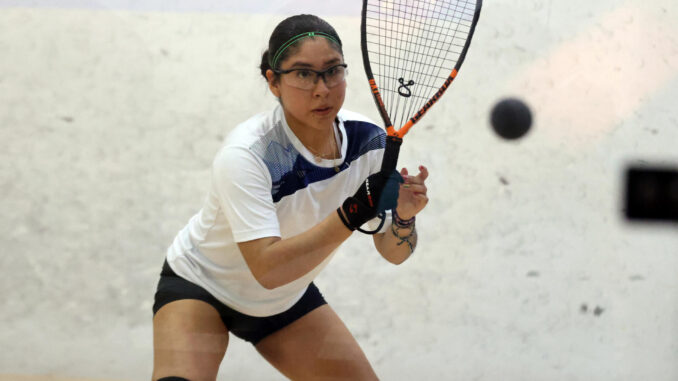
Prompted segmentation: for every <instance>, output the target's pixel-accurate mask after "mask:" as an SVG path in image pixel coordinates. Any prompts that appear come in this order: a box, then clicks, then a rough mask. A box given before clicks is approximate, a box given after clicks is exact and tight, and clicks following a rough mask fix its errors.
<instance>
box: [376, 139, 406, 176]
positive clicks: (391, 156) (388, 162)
mask: <svg viewBox="0 0 678 381" xmlns="http://www.w3.org/2000/svg"><path fill="white" fill-rule="evenodd" d="M401 144H403V139H402V138H399V137H397V136H386V147H385V148H384V158H383V159H382V161H381V171H382V172H384V171H386V172H391V171H393V170H394V169H396V165H398V154H399V153H400V145H401Z"/></svg>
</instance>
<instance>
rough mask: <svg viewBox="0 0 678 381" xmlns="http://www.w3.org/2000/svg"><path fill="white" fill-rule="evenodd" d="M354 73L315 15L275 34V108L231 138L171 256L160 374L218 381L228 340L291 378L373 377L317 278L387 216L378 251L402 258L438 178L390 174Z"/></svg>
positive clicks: (271, 52)
mask: <svg viewBox="0 0 678 381" xmlns="http://www.w3.org/2000/svg"><path fill="white" fill-rule="evenodd" d="M346 67H347V66H346V63H345V62H344V56H343V53H342V45H341V40H340V39H339V36H338V35H337V33H336V32H335V30H334V29H333V28H332V27H331V26H330V25H329V24H327V23H326V22H325V21H323V20H321V19H319V18H317V17H315V16H310V15H299V16H294V17H290V18H288V19H286V20H284V21H283V22H281V23H280V24H279V25H278V26H277V27H276V29H275V30H274V31H273V34H272V35H271V38H270V41H269V46H268V50H267V51H266V52H265V53H264V55H263V57H262V62H261V67H260V68H261V74H262V75H263V77H264V78H265V79H266V81H267V82H268V86H269V89H270V91H271V93H273V95H274V96H275V97H277V98H278V100H279V105H278V106H277V107H276V108H275V109H274V110H272V111H270V112H266V113H262V114H259V115H256V116H254V117H252V118H251V119H249V120H247V121H246V122H244V123H242V124H240V125H239V126H237V127H236V128H235V129H234V130H233V131H232V132H231V133H230V134H229V136H228V138H227V139H226V141H225V143H224V145H223V147H222V148H221V150H220V151H219V153H218V154H217V156H216V158H215V160H214V162H213V167H212V185H211V189H210V191H209V196H208V198H207V201H206V202H205V204H204V205H203V207H202V209H201V210H200V212H199V213H198V214H196V215H195V216H194V217H193V218H192V219H191V220H190V221H189V223H188V224H187V225H186V227H185V228H184V229H183V230H181V231H180V232H179V233H178V235H177V237H176V238H175V240H174V242H173V243H172V245H171V246H170V248H169V249H168V252H167V259H166V261H165V264H164V266H163V270H162V273H161V277H160V282H159V284H158V289H157V292H156V295H155V304H154V306H153V311H154V318H153V335H154V370H153V379H154V380H164V381H168V380H186V379H187V380H193V381H198V380H215V379H216V375H217V370H218V368H219V364H220V363H221V361H222V359H223V357H224V355H225V353H226V347H227V345H228V340H229V333H232V334H234V335H235V336H237V337H239V338H241V339H244V340H247V341H249V342H251V343H252V344H253V345H254V346H255V347H256V349H257V351H258V352H259V353H260V354H261V355H262V356H263V357H264V358H265V359H266V360H267V361H269V362H270V363H271V364H272V365H273V366H274V367H276V368H277V369H278V370H279V371H280V372H281V373H282V374H284V375H285V376H286V377H288V378H290V379H294V380H305V379H309V380H317V379H324V378H328V379H346V380H373V379H376V378H377V377H376V375H375V373H374V370H373V369H372V367H371V366H370V364H369V362H368V360H367V358H366V357H365V354H364V353H363V351H362V350H361V349H360V347H359V345H358V343H357V342H356V340H355V339H354V337H353V336H352V335H351V333H350V332H349V330H348V329H347V328H346V326H345V325H344V324H343V323H342V321H341V320H340V319H339V317H338V316H337V315H336V314H335V312H334V311H333V310H332V308H331V307H330V306H329V305H328V304H327V303H326V302H325V300H324V299H323V296H322V295H321V293H320V291H319V290H318V289H317V287H316V286H315V285H314V284H313V279H314V278H315V276H316V275H317V274H318V273H319V272H320V271H321V270H322V269H323V268H324V267H325V266H326V265H327V263H328V262H329V261H330V259H331V257H332V255H333V253H334V251H335V249H336V248H337V247H338V246H339V245H340V244H341V243H342V242H344V241H345V240H346V239H347V238H348V237H349V236H351V234H352V232H353V230H355V229H357V228H359V227H360V226H363V224H364V226H363V228H364V229H367V228H368V227H370V228H371V229H374V228H375V227H376V226H378V224H377V222H379V220H378V219H375V217H376V216H377V214H378V213H380V212H382V211H384V210H388V211H387V213H386V214H387V218H386V223H385V224H384V225H383V228H382V229H381V230H380V232H379V233H377V234H375V235H374V245H375V247H376V249H377V251H378V252H379V253H380V254H381V255H382V256H383V257H384V258H386V259H387V260H388V261H389V262H392V263H394V264H400V263H402V262H403V261H405V260H406V259H407V258H408V257H409V256H410V254H411V253H412V251H413V250H414V248H415V246H416V244H417V235H416V230H415V225H414V219H415V218H414V217H415V215H416V214H417V213H419V212H420V211H421V210H422V209H423V208H424V207H425V205H426V203H427V202H428V198H427V196H426V186H425V180H426V178H427V176H428V172H427V170H426V168H424V167H423V166H422V167H419V173H418V174H417V175H416V176H410V175H409V174H408V171H407V169H405V168H403V169H402V170H401V171H400V173H398V172H395V171H394V172H393V173H382V172H380V165H381V158H382V155H383V147H384V141H385V139H384V132H383V130H382V129H381V128H379V127H378V126H376V125H374V124H372V123H369V122H368V121H366V119H365V118H364V117H361V116H360V115H357V114H355V113H351V112H348V111H345V110H342V109H341V107H342V104H343V102H344V95H345V91H346V81H345V76H346Z"/></svg>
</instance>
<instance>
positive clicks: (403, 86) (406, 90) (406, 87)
mask: <svg viewBox="0 0 678 381" xmlns="http://www.w3.org/2000/svg"><path fill="white" fill-rule="evenodd" d="M398 82H400V87H398V94H400V96H401V97H405V98H409V97H411V96H412V90H410V86H414V81H413V80H411V79H410V80H409V81H407V83H405V78H402V77H401V78H398Z"/></svg>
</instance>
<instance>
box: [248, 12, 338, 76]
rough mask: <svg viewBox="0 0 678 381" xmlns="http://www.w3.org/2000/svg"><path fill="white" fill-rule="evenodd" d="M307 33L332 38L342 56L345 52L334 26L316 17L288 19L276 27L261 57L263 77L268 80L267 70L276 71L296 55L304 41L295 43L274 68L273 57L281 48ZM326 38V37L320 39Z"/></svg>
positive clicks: (260, 68) (332, 42)
mask: <svg viewBox="0 0 678 381" xmlns="http://www.w3.org/2000/svg"><path fill="white" fill-rule="evenodd" d="M307 32H321V33H324V34H327V35H328V36H331V37H332V38H333V39H334V40H336V42H335V41H332V40H331V39H329V38H327V41H329V42H330V43H331V44H332V45H333V46H334V47H335V48H336V49H337V51H338V52H339V53H341V54H342V55H343V54H344V52H343V51H342V49H341V39H340V38H339V35H338V34H337V31H336V30H334V28H333V27H332V25H330V24H328V23H327V22H326V21H325V20H323V19H321V18H320V17H318V16H314V15H296V16H292V17H288V18H286V19H285V20H283V21H281V22H280V24H278V26H276V27H275V29H274V30H273V33H271V38H270V39H269V40H268V49H267V50H266V51H265V52H264V54H263V56H262V57H261V64H260V65H259V70H261V75H262V76H263V77H264V78H266V71H267V70H269V69H270V70H275V69H277V68H279V67H280V63H281V62H283V61H284V60H285V59H286V58H287V57H289V56H290V55H292V54H294V52H295V51H296V48H298V46H299V44H300V42H302V41H304V39H301V40H298V41H297V42H295V43H293V44H292V45H290V46H289V47H287V49H285V51H283V52H282V54H281V55H280V56H279V57H278V59H277V62H276V65H275V66H277V67H275V68H274V67H272V66H271V65H272V64H273V62H272V61H273V56H274V55H275V54H276V53H277V52H278V49H280V47H281V46H283V45H284V44H286V43H287V42H288V41H290V39H292V38H293V37H295V36H298V35H300V34H302V33H307ZM309 38H318V37H309ZM320 38H325V37H320Z"/></svg>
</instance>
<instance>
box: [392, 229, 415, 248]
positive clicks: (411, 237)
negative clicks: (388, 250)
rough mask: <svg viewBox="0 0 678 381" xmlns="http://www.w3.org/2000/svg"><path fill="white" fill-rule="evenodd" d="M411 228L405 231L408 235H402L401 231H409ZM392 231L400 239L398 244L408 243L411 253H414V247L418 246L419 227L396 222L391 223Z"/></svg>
mask: <svg viewBox="0 0 678 381" xmlns="http://www.w3.org/2000/svg"><path fill="white" fill-rule="evenodd" d="M407 230H409V233H405V232H403V233H405V234H407V235H405V236H402V235H401V231H407ZM391 233H393V235H394V236H395V237H396V238H397V239H398V243H397V245H398V246H401V245H402V244H404V243H406V244H407V246H408V247H409V248H410V254H411V253H414V249H415V248H416V247H417V229H416V227H415V226H414V224H412V226H410V227H406V228H403V227H400V226H398V225H397V224H396V223H395V222H394V223H392V224H391Z"/></svg>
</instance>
